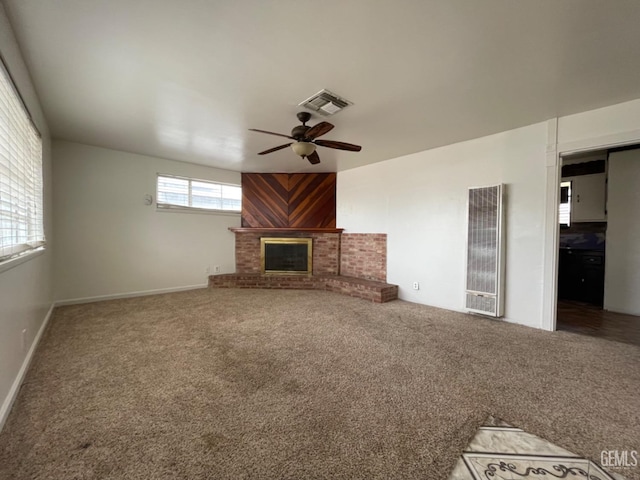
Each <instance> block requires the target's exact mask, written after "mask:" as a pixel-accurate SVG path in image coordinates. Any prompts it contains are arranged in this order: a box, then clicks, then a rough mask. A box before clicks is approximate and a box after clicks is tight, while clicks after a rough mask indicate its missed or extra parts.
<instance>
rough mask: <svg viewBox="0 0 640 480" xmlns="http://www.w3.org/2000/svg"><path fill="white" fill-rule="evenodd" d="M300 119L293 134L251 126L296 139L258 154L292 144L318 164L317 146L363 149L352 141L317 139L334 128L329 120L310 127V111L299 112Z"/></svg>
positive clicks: (312, 162)
mask: <svg viewBox="0 0 640 480" xmlns="http://www.w3.org/2000/svg"><path fill="white" fill-rule="evenodd" d="M297 117H298V120H300V121H301V122H302V125H298V126H297V127H293V130H291V135H284V134H282V133H274V132H268V131H266V130H258V129H257V128H250V129H249V130H251V131H252V132H260V133H268V134H269V135H277V136H278V137H285V138H289V139H291V140H294V141H293V142H291V143H285V144H284V145H279V146H277V147H273V148H270V149H269V150H265V151H264V152H260V153H258V155H266V154H267V153H271V152H277V151H278V150H282V149H283V148H287V147H288V146H291V149H292V150H293V151H294V152H295V154H296V155H300V156H301V157H302V158H306V159H307V160H309V163H311V164H312V165H316V164H318V163H320V157H319V156H318V152H316V146H320V147H328V148H336V149H338V150H348V151H350V152H359V151H360V150H362V147H361V146H360V145H353V144H352V143H345V142H336V141H334V140H317V138H318V137H321V136H322V135H324V134H325V133H328V132H330V131H331V130H332V129H333V125H331V124H330V123H329V122H320V123H318V124H316V125H314V126H313V127H309V126H307V125H306V123H307V122H308V121H309V119H310V118H311V114H310V113H309V112H299V113H298V114H297Z"/></svg>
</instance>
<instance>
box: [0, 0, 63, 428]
mask: <svg viewBox="0 0 640 480" xmlns="http://www.w3.org/2000/svg"><path fill="white" fill-rule="evenodd" d="M0 52H1V53H2V57H3V58H4V60H5V61H6V63H7V67H8V68H9V71H10V72H11V75H12V76H13V79H14V81H15V82H16V84H17V86H18V89H19V90H20V93H21V95H22V97H23V99H24V101H25V103H26V104H27V107H28V108H29V111H30V112H31V115H32V117H33V119H34V122H35V124H36V126H37V127H38V130H39V131H40V133H41V134H42V139H43V161H44V165H43V167H44V183H45V197H44V208H45V234H46V236H47V239H48V240H49V244H48V245H47V249H46V251H45V253H44V254H42V255H38V256H36V257H32V258H30V259H29V260H27V261H25V262H23V263H20V264H18V265H16V266H15V267H13V268H11V269H10V270H6V271H0V428H1V427H2V425H3V424H4V421H5V420H6V416H7V414H8V413H9V410H10V408H11V404H12V402H13V400H14V398H15V394H16V393H17V391H18V388H19V386H20V382H21V379H22V375H23V374H24V372H25V371H26V367H27V365H28V360H29V358H30V357H29V355H28V352H29V351H30V349H31V347H32V346H34V343H35V341H36V336H37V334H38V332H39V331H40V330H41V328H42V326H43V324H44V321H45V319H46V317H47V312H48V311H49V309H50V307H51V303H52V285H51V268H50V266H51V258H52V244H51V242H50V239H51V236H52V229H51V201H50V198H51V188H50V187H51V181H50V180H51V145H50V141H49V130H48V128H47V124H46V121H45V118H44V116H43V114H42V111H41V109H40V105H39V102H38V98H37V95H36V93H35V91H34V89H33V86H32V84H31V80H30V77H29V73H28V71H27V68H26V66H25V64H24V62H23V60H22V57H21V55H20V51H19V48H18V45H17V42H16V40H15V37H14V35H13V32H12V30H11V26H10V24H9V21H8V19H7V17H6V14H5V11H4V8H3V7H2V4H1V3H0ZM25 329H26V337H25V340H26V342H25V344H24V346H23V344H22V331H23V330H25Z"/></svg>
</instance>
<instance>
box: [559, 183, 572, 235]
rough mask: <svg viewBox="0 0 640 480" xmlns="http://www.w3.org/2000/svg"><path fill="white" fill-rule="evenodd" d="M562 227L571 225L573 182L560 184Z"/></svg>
mask: <svg viewBox="0 0 640 480" xmlns="http://www.w3.org/2000/svg"><path fill="white" fill-rule="evenodd" d="M559 218H560V225H564V226H567V227H568V226H570V225H571V182H561V183H560V215H559Z"/></svg>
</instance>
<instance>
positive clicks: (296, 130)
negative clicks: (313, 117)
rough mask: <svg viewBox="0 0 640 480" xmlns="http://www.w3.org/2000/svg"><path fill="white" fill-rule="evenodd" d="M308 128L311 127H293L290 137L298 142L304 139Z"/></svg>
mask: <svg viewBox="0 0 640 480" xmlns="http://www.w3.org/2000/svg"><path fill="white" fill-rule="evenodd" d="M309 128H311V127H307V126H306V125H298V126H297V127H293V130H291V136H292V137H293V138H295V139H296V140H300V139H302V138H304V136H305V135H306V133H307V130H309Z"/></svg>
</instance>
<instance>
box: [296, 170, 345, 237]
mask: <svg viewBox="0 0 640 480" xmlns="http://www.w3.org/2000/svg"><path fill="white" fill-rule="evenodd" d="M289 226H290V227H294V228H336V174H335V173H310V174H304V173H294V174H290V175H289Z"/></svg>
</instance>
